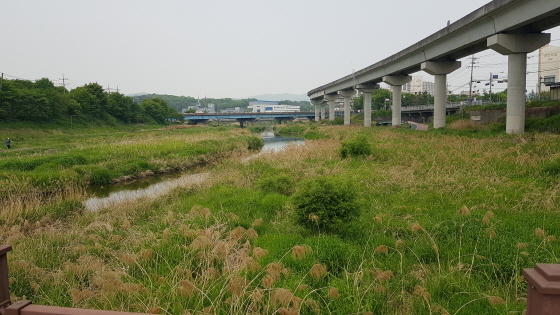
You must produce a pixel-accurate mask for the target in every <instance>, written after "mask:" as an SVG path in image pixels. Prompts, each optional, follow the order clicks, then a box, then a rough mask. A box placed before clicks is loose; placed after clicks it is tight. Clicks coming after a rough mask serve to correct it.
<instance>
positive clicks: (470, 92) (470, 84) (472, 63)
mask: <svg viewBox="0 0 560 315" xmlns="http://www.w3.org/2000/svg"><path fill="white" fill-rule="evenodd" d="M476 59H477V58H475V57H474V54H473V55H472V57H471V65H470V67H471V81H470V83H469V100H470V101H469V103H470V105H472V84H473V80H472V79H473V70H474V61H475V60H476Z"/></svg>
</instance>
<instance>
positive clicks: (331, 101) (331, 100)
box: [325, 94, 340, 121]
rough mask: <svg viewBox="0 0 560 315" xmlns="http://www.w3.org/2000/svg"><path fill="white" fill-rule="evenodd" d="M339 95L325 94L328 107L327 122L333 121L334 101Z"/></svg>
mask: <svg viewBox="0 0 560 315" xmlns="http://www.w3.org/2000/svg"><path fill="white" fill-rule="evenodd" d="M339 97H340V95H338V94H325V100H326V101H327V104H328V105H329V120H330V121H333V120H334V101H336V100H337V99H338V98H339Z"/></svg>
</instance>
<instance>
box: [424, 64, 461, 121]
mask: <svg viewBox="0 0 560 315" xmlns="http://www.w3.org/2000/svg"><path fill="white" fill-rule="evenodd" d="M420 68H421V69H422V70H424V71H426V72H427V73H429V74H431V75H433V76H434V85H435V86H434V128H442V127H445V107H446V105H447V75H448V74H449V73H451V72H453V71H455V70H457V69H459V68H461V62H460V61H442V62H434V61H427V62H423V63H422V64H421V65H420Z"/></svg>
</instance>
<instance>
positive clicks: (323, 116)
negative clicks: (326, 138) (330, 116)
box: [321, 103, 326, 120]
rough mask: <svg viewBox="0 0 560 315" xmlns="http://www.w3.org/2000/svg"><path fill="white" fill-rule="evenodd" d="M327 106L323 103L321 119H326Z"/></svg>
mask: <svg viewBox="0 0 560 315" xmlns="http://www.w3.org/2000/svg"><path fill="white" fill-rule="evenodd" d="M325 107H326V106H325V104H324V103H323V104H321V120H324V119H326V117H325Z"/></svg>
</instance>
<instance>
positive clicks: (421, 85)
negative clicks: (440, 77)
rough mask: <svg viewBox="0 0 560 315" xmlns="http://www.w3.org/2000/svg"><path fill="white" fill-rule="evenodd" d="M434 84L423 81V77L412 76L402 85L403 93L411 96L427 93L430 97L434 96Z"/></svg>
mask: <svg viewBox="0 0 560 315" xmlns="http://www.w3.org/2000/svg"><path fill="white" fill-rule="evenodd" d="M434 86H435V84H434V82H428V81H424V77H423V76H421V75H415V76H412V80H411V81H410V82H408V83H406V84H405V85H403V88H402V89H403V92H405V93H411V94H420V93H423V92H428V94H430V95H434Z"/></svg>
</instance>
